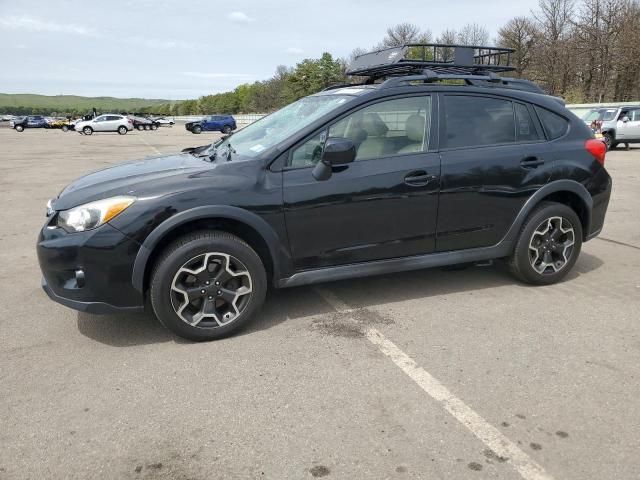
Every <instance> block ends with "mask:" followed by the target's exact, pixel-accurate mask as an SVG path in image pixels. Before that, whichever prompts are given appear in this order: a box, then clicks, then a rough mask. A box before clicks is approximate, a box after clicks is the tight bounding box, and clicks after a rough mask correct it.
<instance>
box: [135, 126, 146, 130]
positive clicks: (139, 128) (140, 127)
mask: <svg viewBox="0 0 640 480" xmlns="http://www.w3.org/2000/svg"><path fill="white" fill-rule="evenodd" d="M136 128H137V129H138V130H140V131H142V130H144V125H136Z"/></svg>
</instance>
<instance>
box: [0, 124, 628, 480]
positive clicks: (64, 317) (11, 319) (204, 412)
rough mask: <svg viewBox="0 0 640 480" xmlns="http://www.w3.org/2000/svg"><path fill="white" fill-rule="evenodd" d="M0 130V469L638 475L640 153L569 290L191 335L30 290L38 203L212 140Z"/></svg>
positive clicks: (501, 289)
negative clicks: (136, 162) (205, 338)
mask: <svg viewBox="0 0 640 480" xmlns="http://www.w3.org/2000/svg"><path fill="white" fill-rule="evenodd" d="M211 138H212V135H210V134H202V135H200V136H196V135H192V134H190V133H188V132H186V131H185V130H184V129H183V128H182V127H181V126H179V125H177V126H175V127H173V128H162V129H160V130H159V131H157V132H131V133H129V134H128V135H125V136H119V135H117V134H96V135H93V136H90V137H85V136H80V135H79V134H76V133H73V132H70V133H63V132H61V131H44V130H27V131H25V132H24V133H22V134H19V133H17V132H14V131H12V130H9V129H7V128H1V129H0V186H1V188H0V200H1V201H2V206H3V208H2V213H1V214H0V215H1V218H2V221H1V225H2V229H1V230H0V259H1V262H2V269H1V270H0V282H1V283H0V284H1V288H0V309H1V312H2V314H1V315H0V478H1V479H5V478H6V479H13V478H16V479H22V478H46V479H48V478H79V479H88V478H109V479H111V478H141V479H142V478H172V479H174V478H177V479H214V478H269V479H304V478H314V477H326V478H335V479H356V478H358V479H359V478H366V479H378V478H393V479H405V478H421V479H439V478H447V479H451V478H456V479H457V478H471V479H476V478H477V479H484V478H502V479H518V478H526V479H550V478H555V479H576V480H584V479H631V478H640V474H639V473H638V472H640V456H639V455H638V452H639V451H640V400H639V399H640V381H639V380H640V213H638V212H639V208H640V148H638V147H637V146H636V148H634V149H632V150H631V151H614V152H610V153H609V154H608V156H607V168H608V170H609V172H610V173H611V175H612V176H613V180H614V190H613V197H612V199H611V203H610V206H609V212H608V217H607V221H606V225H605V229H604V231H603V233H602V235H601V237H599V238H598V239H595V240H593V241H591V242H588V243H587V244H585V245H584V248H583V252H582V254H581V257H580V259H579V260H578V263H577V264H576V267H575V268H574V270H573V272H572V273H571V274H570V275H569V276H568V278H567V280H566V281H564V282H563V283H561V284H559V285H555V286H549V287H537V288H535V287H529V286H525V285H522V284H520V283H517V282H516V281H515V280H513V279H512V278H511V277H510V276H509V275H508V274H507V273H506V271H505V269H504V268H502V267H501V266H500V265H495V266H492V267H485V268H477V267H474V268H467V269H464V270H451V269H449V270H443V269H434V270H425V271H418V272H409V273H402V274H395V275H388V276H381V277H375V278H368V279H361V280H351V281H343V282H337V283H329V284H324V285H321V286H316V287H300V288H295V289H290V290H282V291H278V292H273V293H271V295H270V296H269V298H268V301H267V304H266V307H265V310H264V313H263V314H262V315H261V316H260V317H259V318H258V319H257V321H256V322H254V323H253V324H252V325H251V327H250V328H248V329H247V330H245V331H243V332H242V333H241V334H239V335H237V336H234V337H232V338H229V339H225V340H222V341H218V342H212V343H205V344H192V343H188V342H185V341H183V340H181V339H178V338H176V337H174V336H172V335H171V334H170V333H169V332H168V331H166V330H165V329H164V328H163V327H162V326H160V325H159V324H158V323H157V322H156V321H155V320H154V319H153V318H152V317H151V316H150V315H137V316H125V315H122V316H93V315H88V314H82V313H77V312H75V311H72V310H69V309H66V308H64V307H62V306H60V305H57V304H55V303H53V302H51V301H50V300H49V299H48V298H47V297H46V295H45V294H44V293H43V292H42V290H41V288H40V272H39V268H38V264H37V259H36V255H35V240H36V237H37V233H38V229H39V228H40V227H41V225H42V223H43V221H44V212H45V203H46V201H47V199H48V198H50V197H52V196H55V195H56V194H57V193H58V192H59V191H60V190H61V188H62V187H63V186H64V185H65V184H67V183H68V182H69V181H71V180H72V179H74V178H76V177H78V176H80V175H82V174H84V173H87V172H89V171H92V170H95V169H98V168H102V167H105V166H108V165H111V164H114V163H118V162H121V161H124V160H130V159H135V158H140V157H144V156H147V155H155V154H158V153H170V152H175V151H177V150H179V149H181V148H184V147H187V146H195V145H201V144H204V143H207V141H208V140H209V141H210V139H211Z"/></svg>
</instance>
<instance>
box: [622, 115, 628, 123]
mask: <svg viewBox="0 0 640 480" xmlns="http://www.w3.org/2000/svg"><path fill="white" fill-rule="evenodd" d="M622 121H623V122H624V123H627V122H628V121H629V117H627V116H626V115H625V116H624V117H622Z"/></svg>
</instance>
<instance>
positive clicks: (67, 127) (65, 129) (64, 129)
mask: <svg viewBox="0 0 640 480" xmlns="http://www.w3.org/2000/svg"><path fill="white" fill-rule="evenodd" d="M61 130H62V131H63V132H68V131H69V125H63V126H62V128H61Z"/></svg>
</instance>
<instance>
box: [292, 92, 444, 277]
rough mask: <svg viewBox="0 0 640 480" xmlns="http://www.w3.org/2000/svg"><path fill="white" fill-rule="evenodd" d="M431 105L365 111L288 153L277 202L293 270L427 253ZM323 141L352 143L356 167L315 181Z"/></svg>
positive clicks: (389, 104)
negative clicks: (336, 139)
mask: <svg viewBox="0 0 640 480" xmlns="http://www.w3.org/2000/svg"><path fill="white" fill-rule="evenodd" d="M432 100H433V97H431V96H429V95H420V96H411V97H404V98H395V99H391V100H384V101H380V102H377V103H374V104H371V105H369V106H367V107H364V108H361V109H359V110H357V111H355V112H354V113H351V114H349V115H347V116H345V117H344V118H342V119H340V120H338V121H337V122H336V123H334V124H333V125H330V126H329V127H328V128H324V129H322V130H321V131H319V132H316V133H315V134H313V135H312V136H311V137H309V138H308V139H306V140H305V141H303V142H301V143H300V144H298V145H297V146H295V147H294V148H292V149H291V151H290V152H289V153H288V155H287V158H288V160H287V166H286V168H285V170H284V172H283V197H284V207H285V219H286V225H287V232H288V235H289V243H290V247H291V251H292V256H293V259H294V263H295V266H296V269H298V270H304V269H310V268H318V267H324V266H332V265H341V264H348V263H356V262H363V261H369V260H378V259H384V258H395V257H403V256H410V255H418V254H425V253H429V252H432V251H433V248H434V245H435V243H434V238H435V227H436V215H437V209H438V177H439V174H440V159H439V156H438V153H437V152H436V145H435V143H436V139H437V136H436V134H435V131H436V129H435V128H432V127H431V125H432V123H433V118H434V117H433V116H434V115H435V111H436V110H437V109H436V108H435V107H436V103H435V102H433V101H432ZM328 136H331V137H343V138H349V139H351V140H352V141H353V142H354V144H355V145H356V149H357V155H356V160H355V161H354V162H353V163H350V164H347V165H342V166H336V167H334V168H333V173H332V176H331V177H330V178H329V179H328V180H324V181H318V180H315V179H314V178H313V176H312V174H311V172H312V170H313V167H314V166H315V165H316V163H317V162H318V161H319V160H320V158H321V156H322V149H323V145H324V141H325V140H326V138H327V137H328Z"/></svg>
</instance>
